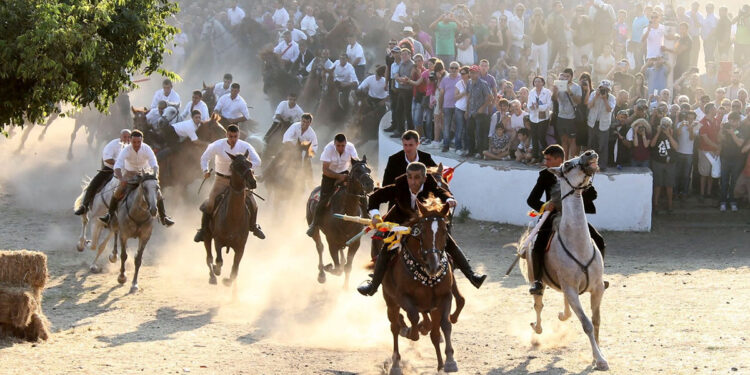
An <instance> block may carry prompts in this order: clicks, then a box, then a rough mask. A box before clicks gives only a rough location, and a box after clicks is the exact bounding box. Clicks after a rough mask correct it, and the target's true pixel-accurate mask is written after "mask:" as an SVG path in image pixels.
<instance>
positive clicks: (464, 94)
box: [443, 66, 469, 156]
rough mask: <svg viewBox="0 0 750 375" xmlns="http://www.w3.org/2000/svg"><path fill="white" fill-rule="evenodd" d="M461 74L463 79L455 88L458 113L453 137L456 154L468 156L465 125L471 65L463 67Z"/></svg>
mask: <svg viewBox="0 0 750 375" xmlns="http://www.w3.org/2000/svg"><path fill="white" fill-rule="evenodd" d="M459 74H461V79H460V80H459V81H458V82H457V83H456V86H455V88H454V90H455V92H456V93H455V99H456V114H455V116H454V120H455V122H456V133H455V135H454V138H453V143H454V145H455V147H456V154H457V155H459V156H466V155H467V154H468V151H467V150H466V149H465V144H464V139H465V138H466V129H465V125H466V120H467V119H468V114H467V113H466V111H467V109H468V104H469V99H468V96H469V93H468V90H467V89H468V87H469V67H468V66H463V67H461V70H460V71H459ZM443 149H444V150H445V145H443Z"/></svg>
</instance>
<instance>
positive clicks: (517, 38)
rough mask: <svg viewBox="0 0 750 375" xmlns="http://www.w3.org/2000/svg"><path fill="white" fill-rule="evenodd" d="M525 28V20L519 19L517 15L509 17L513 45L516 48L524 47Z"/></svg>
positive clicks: (509, 29)
mask: <svg viewBox="0 0 750 375" xmlns="http://www.w3.org/2000/svg"><path fill="white" fill-rule="evenodd" d="M523 27H524V26H523V18H518V16H516V15H515V14H513V15H511V16H509V17H508V31H510V37H511V39H512V41H511V43H512V44H513V45H514V46H516V47H523Z"/></svg>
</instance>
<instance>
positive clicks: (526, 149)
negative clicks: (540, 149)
mask: <svg viewBox="0 0 750 375" xmlns="http://www.w3.org/2000/svg"><path fill="white" fill-rule="evenodd" d="M516 136H517V137H518V146H516V149H515V150H516V161H519V162H521V163H524V164H528V163H531V162H533V161H534V149H533V147H534V146H532V145H531V139H529V138H530V137H529V131H528V129H526V128H523V129H519V130H518V133H517V134H516Z"/></svg>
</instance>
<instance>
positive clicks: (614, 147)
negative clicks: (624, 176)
mask: <svg viewBox="0 0 750 375" xmlns="http://www.w3.org/2000/svg"><path fill="white" fill-rule="evenodd" d="M610 127H611V129H612V130H611V132H610V137H609V164H610V165H614V166H615V167H617V169H618V170H620V169H622V167H623V166H627V165H629V164H630V149H629V148H628V146H627V145H626V144H625V139H626V137H627V135H628V130H630V126H628V111H627V110H624V109H623V110H620V111H618V112H617V115H616V116H615V122H614V123H613V124H612V125H611V126H610Z"/></svg>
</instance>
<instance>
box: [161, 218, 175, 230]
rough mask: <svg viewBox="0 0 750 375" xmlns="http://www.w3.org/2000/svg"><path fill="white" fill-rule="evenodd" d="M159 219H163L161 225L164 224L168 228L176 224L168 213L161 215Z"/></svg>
mask: <svg viewBox="0 0 750 375" xmlns="http://www.w3.org/2000/svg"><path fill="white" fill-rule="evenodd" d="M159 221H161V225H163V226H165V227H167V228H168V227H171V226H172V225H173V224H174V220H172V218H171V217H169V216H166V215H164V216H162V217H161V218H160V219H159Z"/></svg>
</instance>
